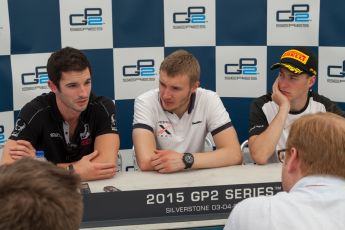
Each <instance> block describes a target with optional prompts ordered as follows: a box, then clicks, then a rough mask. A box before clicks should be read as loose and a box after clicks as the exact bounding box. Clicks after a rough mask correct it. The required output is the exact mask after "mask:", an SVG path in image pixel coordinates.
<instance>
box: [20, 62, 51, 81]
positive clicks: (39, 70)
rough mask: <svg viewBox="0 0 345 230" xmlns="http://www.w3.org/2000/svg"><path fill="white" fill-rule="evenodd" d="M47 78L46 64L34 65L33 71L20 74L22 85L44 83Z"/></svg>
mask: <svg viewBox="0 0 345 230" xmlns="http://www.w3.org/2000/svg"><path fill="white" fill-rule="evenodd" d="M48 80H49V77H48V73H47V67H46V66H36V67H35V72H34V73H23V74H22V84H23V85H35V84H46V83H47V82H48Z"/></svg>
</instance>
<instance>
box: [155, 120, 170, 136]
mask: <svg viewBox="0 0 345 230" xmlns="http://www.w3.org/2000/svg"><path fill="white" fill-rule="evenodd" d="M171 134H172V125H171V123H170V121H159V122H158V127H157V136H158V137H171Z"/></svg>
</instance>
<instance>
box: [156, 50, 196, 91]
mask: <svg viewBox="0 0 345 230" xmlns="http://www.w3.org/2000/svg"><path fill="white" fill-rule="evenodd" d="M159 71H164V72H166V74H167V75H168V76H169V77H175V76H177V75H180V74H186V75H187V76H188V77H189V80H190V84H191V85H192V84H193V83H195V82H198V81H199V79H200V65H199V62H198V60H197V59H196V58H195V57H194V56H193V54H191V53H189V52H187V51H185V50H182V49H181V50H177V51H175V52H173V53H171V54H170V55H168V56H167V57H166V58H165V59H164V60H163V62H162V63H161V66H160V68H159Z"/></svg>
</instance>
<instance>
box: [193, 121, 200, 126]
mask: <svg viewBox="0 0 345 230" xmlns="http://www.w3.org/2000/svg"><path fill="white" fill-rule="evenodd" d="M200 123H202V121H192V125H196V124H200Z"/></svg>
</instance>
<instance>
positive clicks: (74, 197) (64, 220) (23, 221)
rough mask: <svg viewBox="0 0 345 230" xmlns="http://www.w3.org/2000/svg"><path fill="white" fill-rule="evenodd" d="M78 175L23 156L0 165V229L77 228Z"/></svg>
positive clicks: (79, 206) (80, 209) (80, 210)
mask: <svg viewBox="0 0 345 230" xmlns="http://www.w3.org/2000/svg"><path fill="white" fill-rule="evenodd" d="M79 188H80V177H79V176H78V175H76V174H74V173H71V172H68V171H66V170H63V169H61V168H58V167H56V166H54V165H53V164H51V163H49V162H43V161H38V160H35V159H33V158H30V157H24V158H22V159H20V160H18V161H16V162H14V163H13V164H5V165H1V166H0V229H2V230H14V229H32V230H48V229H49V230H61V229H64V230H77V229H79V225H80V222H81V219H82V213H83V203H82V196H81V194H80V192H79Z"/></svg>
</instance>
